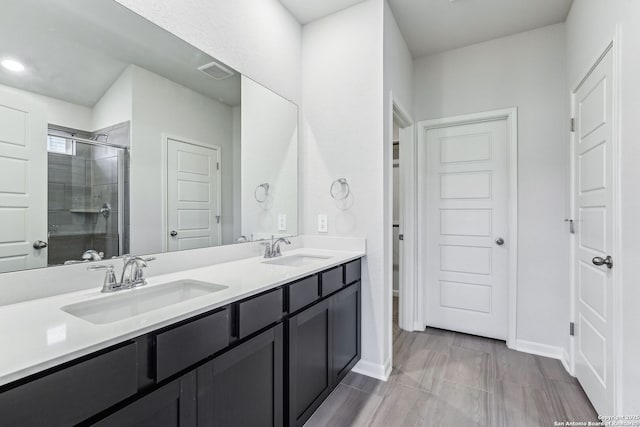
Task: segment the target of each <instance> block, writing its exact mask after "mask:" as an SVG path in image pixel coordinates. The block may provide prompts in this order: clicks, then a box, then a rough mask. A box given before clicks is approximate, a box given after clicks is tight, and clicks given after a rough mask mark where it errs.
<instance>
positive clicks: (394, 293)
mask: <svg viewBox="0 0 640 427" xmlns="http://www.w3.org/2000/svg"><path fill="white" fill-rule="evenodd" d="M398 295H400V291H399V290H397V289H394V290H393V296H394V297H397V296H398Z"/></svg>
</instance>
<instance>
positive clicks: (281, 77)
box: [117, 0, 301, 104]
mask: <svg viewBox="0 0 640 427" xmlns="http://www.w3.org/2000/svg"><path fill="white" fill-rule="evenodd" d="M117 1H118V2H119V3H121V4H123V5H124V6H127V7H128V8H130V9H131V10H133V11H134V12H137V13H139V14H140V15H142V16H143V17H145V18H147V19H149V20H151V21H152V22H154V23H156V24H157V25H159V26H161V27H163V28H165V29H167V30H168V31H170V32H172V33H174V34H175V35H177V36H178V37H181V38H182V39H184V40H186V41H187V42H189V43H191V44H192V45H194V46H196V47H197V48H199V49H201V50H202V51H204V52H206V53H208V54H210V55H212V56H214V57H215V58H216V59H218V60H220V61H222V62H223V63H225V64H227V65H229V66H230V67H232V68H234V69H236V70H237V71H239V72H240V73H242V74H244V75H246V76H248V77H250V78H252V79H253V80H255V81H257V82H260V83H262V84H264V85H265V86H267V87H269V88H271V89H273V90H275V91H276V92H278V93H279V94H281V95H283V96H284V97H286V98H288V99H291V100H293V101H294V102H296V103H298V104H299V103H300V102H299V101H300V90H301V86H300V82H301V80H300V58H301V27H300V24H299V23H298V22H297V21H296V20H295V19H294V18H293V16H291V14H290V13H289V12H288V11H287V10H286V9H285V8H284V6H282V5H281V4H280V2H279V1H278V0H233V1H229V0H207V1H202V0H164V1H161V2H158V1H149V0H117Z"/></svg>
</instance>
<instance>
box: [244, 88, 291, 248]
mask: <svg viewBox="0 0 640 427" xmlns="http://www.w3.org/2000/svg"><path fill="white" fill-rule="evenodd" d="M241 96H242V102H241V105H242V108H241V113H240V114H241V120H240V127H241V132H240V134H241V136H240V139H241V141H242V142H241V147H240V149H241V153H242V155H241V156H240V163H241V166H240V174H241V179H240V187H241V192H240V194H241V198H242V199H241V218H242V220H241V223H242V225H241V232H242V234H243V235H245V236H246V237H247V238H249V239H251V240H257V239H265V238H268V237H269V236H270V235H283V234H284V235H295V234H298V197H297V196H298V107H297V106H296V105H295V104H293V103H291V102H289V101H287V100H286V99H284V98H282V97H281V96H279V95H278V94H276V93H274V92H272V91H270V90H269V89H267V88H265V87H264V86H262V85H260V84H258V83H256V82H254V81H253V80H251V79H249V78H247V77H245V76H242V95H241ZM263 183H268V184H269V195H268V196H267V198H266V200H265V202H264V203H258V202H257V201H256V200H255V195H254V191H255V189H256V187H257V186H258V185H260V184H263ZM279 215H285V217H286V229H285V230H280V229H279V228H278V216H279Z"/></svg>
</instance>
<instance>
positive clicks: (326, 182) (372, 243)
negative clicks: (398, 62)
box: [301, 0, 391, 376]
mask: <svg viewBox="0 0 640 427" xmlns="http://www.w3.org/2000/svg"><path fill="white" fill-rule="evenodd" d="M382 43H383V2H382V0H368V1H365V2H363V3H360V4H357V5H355V6H353V7H351V8H348V9H346V10H343V11H341V12H338V13H336V14H333V15H330V16H327V17H325V18H323V19H320V20H318V21H315V22H312V23H310V24H308V25H306V26H305V27H304V29H303V38H302V45H303V58H302V105H303V132H304V148H303V150H302V153H301V154H302V170H303V173H304V180H303V182H304V184H303V185H304V201H303V210H302V211H303V214H304V220H303V224H304V234H318V232H317V229H316V224H317V215H318V214H327V215H328V220H329V234H330V235H334V236H357V237H366V239H367V258H366V259H365V261H364V263H363V279H362V361H361V363H360V364H359V366H360V367H364V369H368V370H369V371H374V373H375V374H377V375H379V376H383V375H384V374H385V372H384V371H385V364H388V363H389V359H390V347H389V346H388V342H389V340H390V338H389V337H388V336H387V335H388V334H389V331H388V330H387V329H389V330H390V325H391V318H390V317H389V314H390V313H389V308H390V304H391V303H390V298H388V296H387V295H386V294H385V289H386V288H387V287H389V295H390V292H391V291H390V283H385V279H384V268H383V262H384V253H385V248H384V240H385V239H384V236H383V211H384V205H383V192H384V191H383V188H384V187H383V186H384V181H383V142H384V138H383V123H382V122H383V94H382V89H383V69H382V67H383V49H382ZM337 178H346V179H347V180H348V182H349V184H350V186H351V193H352V197H350V198H349V200H348V201H347V203H344V204H340V203H336V202H335V201H334V200H333V199H331V197H330V196H329V186H330V185H331V182H332V181H334V180H335V179H337ZM387 305H389V308H387Z"/></svg>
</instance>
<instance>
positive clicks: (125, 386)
mask: <svg viewBox="0 0 640 427" xmlns="http://www.w3.org/2000/svg"><path fill="white" fill-rule="evenodd" d="M136 369H137V365H136V344H135V343H132V342H129V343H127V344H125V345H123V346H121V347H118V348H116V349H114V350H110V351H107V352H106V353H103V354H100V355H98V356H95V357H92V358H90V359H88V360H84V361H82V362H80V363H77V364H74V365H71V366H68V367H65V368H63V369H60V370H59V371H56V372H53V373H51V374H49V375H45V376H43V377H41V378H38V379H35V380H32V381H30V382H28V383H26V384H24V385H21V386H18V387H16V388H13V389H10V390H7V391H4V392H0V424H2V425H6V426H43V425H49V426H54V425H56V426H63V425H75V424H77V423H79V422H81V421H84V420H85V419H87V418H89V417H91V416H92V415H94V414H97V413H98V412H101V411H103V410H105V409H107V408H109V407H110V406H113V405H115V404H116V403H118V402H120V401H122V400H124V399H126V398H127V397H129V396H131V395H133V394H135V393H136V392H137V391H138V384H137V378H138V376H137V372H136Z"/></svg>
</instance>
